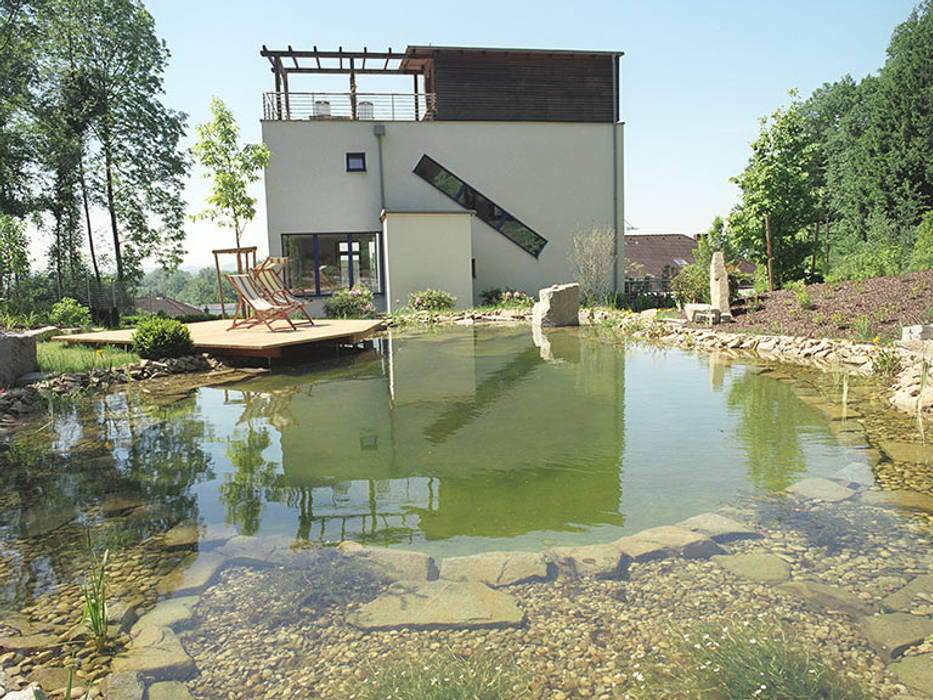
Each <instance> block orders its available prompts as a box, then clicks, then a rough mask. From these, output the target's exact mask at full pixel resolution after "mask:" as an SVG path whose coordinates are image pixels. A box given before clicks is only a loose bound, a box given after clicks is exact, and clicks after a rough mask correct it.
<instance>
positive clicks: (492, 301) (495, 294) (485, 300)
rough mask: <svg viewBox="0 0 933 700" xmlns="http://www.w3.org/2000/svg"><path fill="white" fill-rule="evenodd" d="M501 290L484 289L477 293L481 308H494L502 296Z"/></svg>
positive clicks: (496, 288)
mask: <svg viewBox="0 0 933 700" xmlns="http://www.w3.org/2000/svg"><path fill="white" fill-rule="evenodd" d="M502 292H503V290H502V289H500V288H499V287H491V288H490V289H484V290H483V291H481V292H480V293H479V301H480V304H482V305H483V306H496V304H498V303H499V298H500V297H501V296H502Z"/></svg>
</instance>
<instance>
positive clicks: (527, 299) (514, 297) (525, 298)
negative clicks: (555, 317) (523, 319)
mask: <svg viewBox="0 0 933 700" xmlns="http://www.w3.org/2000/svg"><path fill="white" fill-rule="evenodd" d="M499 305H500V306H505V307H506V308H510V309H530V308H531V307H532V306H534V305H535V299H534V297H532V296H529V295H528V294H527V293H525V292H524V291H523V290H521V289H511V288H510V289H506V290H505V291H504V292H503V293H502V297H501V298H500V301H499Z"/></svg>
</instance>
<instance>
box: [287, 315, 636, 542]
mask: <svg viewBox="0 0 933 700" xmlns="http://www.w3.org/2000/svg"><path fill="white" fill-rule="evenodd" d="M549 340H550V343H551V350H550V357H551V359H550V360H549V361H547V362H546V361H544V360H542V359H541V356H540V354H539V350H538V348H537V347H536V346H535V345H534V344H533V342H532V338H531V334H530V333H529V332H528V330H527V329H526V328H522V329H516V330H515V332H514V333H508V332H505V333H503V332H501V331H498V332H488V331H487V332H484V331H483V330H481V329H480V330H477V331H474V330H473V329H464V330H463V331H461V332H457V333H452V332H448V333H444V334H439V335H433V334H430V333H426V334H423V335H419V336H409V337H405V338H392V339H389V340H388V341H385V344H384V348H383V350H384V354H385V357H384V361H383V362H382V363H381V371H373V372H368V371H364V372H360V373H357V374H354V375H353V378H350V379H348V378H341V379H339V380H336V381H330V380H327V379H322V380H320V381H317V382H315V383H314V384H313V389H312V391H310V392H306V393H296V394H294V395H293V396H292V397H291V401H290V404H289V406H288V412H289V415H290V417H291V418H292V420H289V421H287V422H283V423H282V424H280V426H276V427H277V428H278V429H279V430H280V432H281V448H282V465H283V468H284V471H285V476H286V480H287V483H288V486H289V490H294V489H297V490H299V491H300V492H302V493H304V494H307V497H303V498H301V499H299V500H300V501H301V503H300V510H301V511H302V512H301V513H300V518H301V520H302V525H301V528H300V529H301V530H302V531H303V533H302V534H305V533H309V536H310V537H312V538H318V537H323V538H326V539H338V538H340V537H343V536H347V535H353V536H356V537H359V536H363V537H369V538H372V539H377V540H385V541H409V540H410V539H411V538H413V537H414V536H415V533H416V532H418V531H420V532H421V533H423V536H424V537H425V538H427V539H447V538H450V537H453V536H456V535H465V536H483V537H506V536H515V535H518V534H522V533H526V532H532V531H539V530H540V531H549V530H550V531H553V530H567V529H572V528H575V527H579V526H581V525H584V526H585V525H593V524H601V523H615V524H618V523H620V522H621V516H620V514H619V500H620V496H621V491H620V475H619V468H620V467H619V465H620V458H621V453H622V448H623V439H624V424H623V409H624V402H623V396H624V386H623V383H624V353H622V352H620V351H619V350H618V349H616V348H611V347H609V346H604V345H601V344H598V343H592V342H585V341H583V340H582V339H581V338H580V337H579V336H578V335H577V334H576V333H575V332H566V333H564V332H554V333H552V334H550V337H549ZM376 366H377V367H379V366H380V365H376ZM289 500H294V499H289ZM309 520H310V521H311V522H309Z"/></svg>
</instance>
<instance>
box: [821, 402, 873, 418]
mask: <svg viewBox="0 0 933 700" xmlns="http://www.w3.org/2000/svg"><path fill="white" fill-rule="evenodd" d="M807 403H809V402H807ZM810 405H811V406H813V408H815V409H817V410H819V411H820V412H821V413H823V414H824V415H825V416H826V417H827V418H829V419H830V420H834V421H835V420H848V419H851V418H862V412H861V411H859V410H858V409H857V408H856V407H855V406H845V407H843V406H842V405H841V404H825V403H811V404H810Z"/></svg>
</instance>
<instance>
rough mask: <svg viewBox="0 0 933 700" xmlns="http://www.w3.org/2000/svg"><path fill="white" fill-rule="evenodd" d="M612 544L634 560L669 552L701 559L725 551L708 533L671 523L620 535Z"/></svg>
mask: <svg viewBox="0 0 933 700" xmlns="http://www.w3.org/2000/svg"><path fill="white" fill-rule="evenodd" d="M613 544H614V545H615V546H616V547H617V548H618V549H619V550H621V551H622V552H623V553H624V554H626V555H628V556H629V557H631V558H632V559H633V560H634V561H648V560H651V559H661V558H664V557H669V556H681V557H685V558H687V559H702V558H705V557H710V556H712V555H714V554H722V552H723V549H722V548H721V547H720V546H719V545H718V544H716V543H715V542H713V540H711V539H710V538H709V537H707V536H706V535H704V534H702V533H700V532H694V531H692V530H687V529H684V528H682V527H674V526H672V525H664V526H661V527H652V528H649V529H647V530H642V531H641V532H637V533H635V534H634V535H630V536H628V537H621V538H619V539H618V540H616V541H615V542H613Z"/></svg>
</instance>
